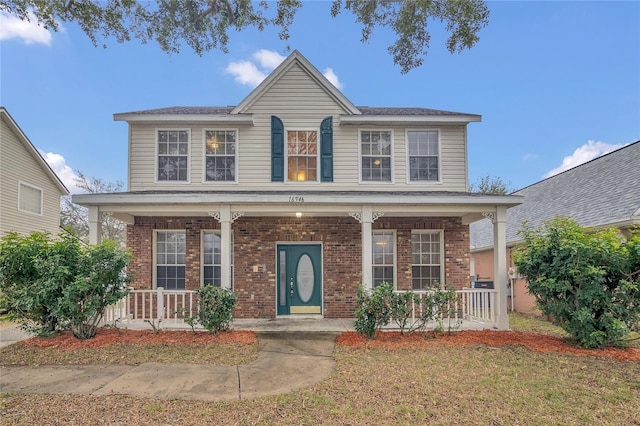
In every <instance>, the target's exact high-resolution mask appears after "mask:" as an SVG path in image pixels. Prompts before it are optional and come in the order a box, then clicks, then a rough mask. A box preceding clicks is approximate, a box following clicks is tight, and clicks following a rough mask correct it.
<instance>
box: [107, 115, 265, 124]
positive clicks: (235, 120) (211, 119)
mask: <svg viewBox="0 0 640 426" xmlns="http://www.w3.org/2000/svg"><path fill="white" fill-rule="evenodd" d="M113 119H114V121H126V122H128V123H221V124H222V123H224V124H227V123H228V124H247V125H250V126H253V125H254V120H253V114H234V115H228V114H223V115H208V114H136V113H122V114H113Z"/></svg>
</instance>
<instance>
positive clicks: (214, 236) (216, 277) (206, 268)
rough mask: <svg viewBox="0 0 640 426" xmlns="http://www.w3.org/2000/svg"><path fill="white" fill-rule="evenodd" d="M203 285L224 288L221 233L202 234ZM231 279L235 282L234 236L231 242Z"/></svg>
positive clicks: (209, 232) (205, 232) (207, 232)
mask: <svg viewBox="0 0 640 426" xmlns="http://www.w3.org/2000/svg"><path fill="white" fill-rule="evenodd" d="M202 256H203V259H202V284H203V285H208V284H212V285H214V286H216V287H221V286H222V239H221V237H220V231H204V232H203V234H202ZM231 279H232V280H233V236H232V241H231Z"/></svg>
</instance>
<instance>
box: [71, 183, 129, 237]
mask: <svg viewBox="0 0 640 426" xmlns="http://www.w3.org/2000/svg"><path fill="white" fill-rule="evenodd" d="M76 174H77V176H78V177H77V178H76V185H77V186H78V188H79V189H80V190H81V191H82V192H83V193H88V194H97V193H102V192H119V191H122V190H123V189H124V184H123V183H122V182H121V181H116V182H108V181H105V180H103V179H100V178H95V177H87V176H85V175H84V173H82V172H79V171H76ZM60 225H61V226H62V227H63V228H65V229H67V230H68V231H69V232H71V233H72V234H74V235H75V236H76V237H78V238H79V239H81V240H82V241H84V242H88V241H89V213H88V210H87V208H86V207H82V206H80V205H78V204H75V203H73V202H72V201H71V196H66V197H62V202H61V206H60ZM126 229H127V228H126V225H125V224H124V223H123V222H121V221H119V220H117V219H114V218H113V217H111V216H109V215H107V214H104V215H102V238H104V239H110V240H114V241H116V242H118V243H120V244H124V242H125V239H126Z"/></svg>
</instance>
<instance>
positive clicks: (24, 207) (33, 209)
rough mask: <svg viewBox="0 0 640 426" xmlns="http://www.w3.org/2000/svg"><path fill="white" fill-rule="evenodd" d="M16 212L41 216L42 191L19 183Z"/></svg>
mask: <svg viewBox="0 0 640 426" xmlns="http://www.w3.org/2000/svg"><path fill="white" fill-rule="evenodd" d="M18 210H21V211H24V212H29V213H34V214H38V215H42V189H40V188H36V187H35V186H31V185H28V184H26V183H22V182H20V186H19V187H18Z"/></svg>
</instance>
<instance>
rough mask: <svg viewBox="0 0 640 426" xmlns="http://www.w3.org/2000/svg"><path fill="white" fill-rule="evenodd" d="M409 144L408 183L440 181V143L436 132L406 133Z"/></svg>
mask: <svg viewBox="0 0 640 426" xmlns="http://www.w3.org/2000/svg"><path fill="white" fill-rule="evenodd" d="M407 141H408V144H409V181H410V182H421V181H428V182H438V181H439V180H440V172H439V170H440V164H439V163H440V161H439V152H440V142H439V132H438V131H437V130H409V131H407Z"/></svg>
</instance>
